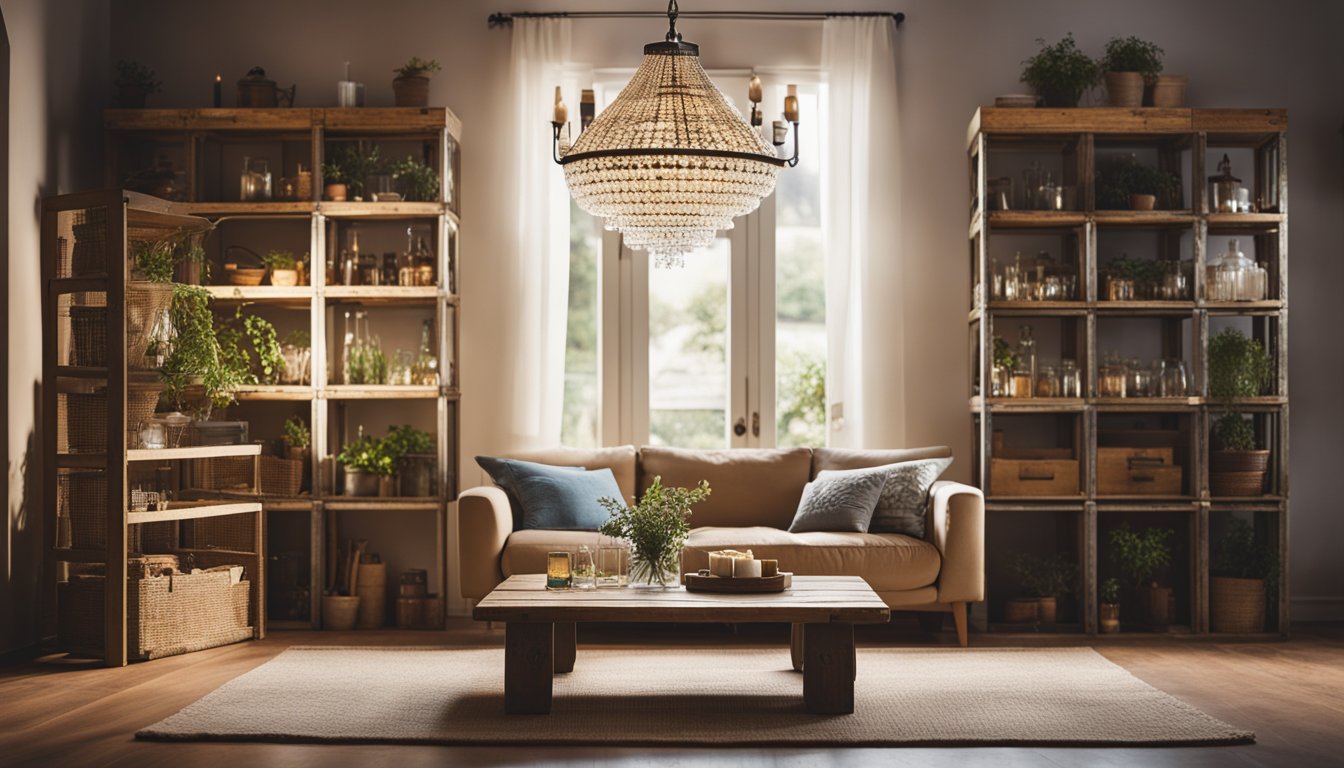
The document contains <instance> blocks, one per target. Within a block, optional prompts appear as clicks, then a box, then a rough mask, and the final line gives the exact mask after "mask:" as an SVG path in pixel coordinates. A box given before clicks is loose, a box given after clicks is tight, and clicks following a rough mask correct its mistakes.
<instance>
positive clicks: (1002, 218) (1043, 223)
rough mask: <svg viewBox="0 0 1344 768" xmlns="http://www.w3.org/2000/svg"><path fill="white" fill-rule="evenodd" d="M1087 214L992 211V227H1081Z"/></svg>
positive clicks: (990, 214) (1073, 212) (990, 224)
mask: <svg viewBox="0 0 1344 768" xmlns="http://www.w3.org/2000/svg"><path fill="white" fill-rule="evenodd" d="M1086 223H1087V214H1085V213H1079V212H1077V211H990V212H989V226H990V229H996V228H1005V229H1009V228H1018V229H1033V228H1035V229H1054V228H1060V227H1065V228H1071V227H1081V226H1083V225H1084V224H1086Z"/></svg>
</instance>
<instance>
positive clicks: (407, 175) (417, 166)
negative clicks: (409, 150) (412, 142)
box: [392, 156, 439, 202]
mask: <svg viewBox="0 0 1344 768" xmlns="http://www.w3.org/2000/svg"><path fill="white" fill-rule="evenodd" d="M392 178H393V179H394V180H396V181H398V182H399V183H400V184H401V189H402V193H401V196H402V198H403V199H405V200H410V201H421V202H433V201H435V200H438V199H439V174H438V173H436V172H435V171H434V169H433V168H431V167H429V166H428V165H425V164H424V163H422V162H420V161H419V160H416V159H415V158H414V157H409V156H408V157H407V158H406V159H405V160H398V161H397V162H395V163H393V164H392Z"/></svg>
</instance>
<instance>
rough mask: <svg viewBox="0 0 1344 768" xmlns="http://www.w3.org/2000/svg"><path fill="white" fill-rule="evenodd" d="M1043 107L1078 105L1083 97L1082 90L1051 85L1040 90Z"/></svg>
mask: <svg viewBox="0 0 1344 768" xmlns="http://www.w3.org/2000/svg"><path fill="white" fill-rule="evenodd" d="M1040 96H1041V106H1042V107H1066V108H1071V107H1076V106H1078V100H1079V99H1081V98H1082V97H1083V94H1082V92H1081V91H1078V90H1076V89H1073V88H1067V87H1064V88H1061V87H1058V86H1050V87H1046V88H1042V89H1041V91H1040Z"/></svg>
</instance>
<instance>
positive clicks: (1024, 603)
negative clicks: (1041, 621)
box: [1003, 597, 1041, 624]
mask: <svg viewBox="0 0 1344 768" xmlns="http://www.w3.org/2000/svg"><path fill="white" fill-rule="evenodd" d="M1040 615H1041V607H1040V601H1038V600H1037V599H1036V598H1034V597H1033V598H1016V599H1013V600H1009V601H1008V602H1007V603H1004V605H1003V620H1004V622H1005V623H1008V624H1034V623H1035V622H1036V620H1037V619H1038V618H1040Z"/></svg>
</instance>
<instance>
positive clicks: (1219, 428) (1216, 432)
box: [1213, 413, 1255, 451]
mask: <svg viewBox="0 0 1344 768" xmlns="http://www.w3.org/2000/svg"><path fill="white" fill-rule="evenodd" d="M1213 442H1214V445H1216V446H1218V448H1219V450H1223V451H1254V450H1255V425H1253V424H1251V420H1250V419H1247V418H1245V417H1243V416H1242V415H1241V414H1240V413H1225V414H1223V415H1222V416H1219V417H1218V420H1217V421H1215V422H1214V423H1213Z"/></svg>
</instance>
